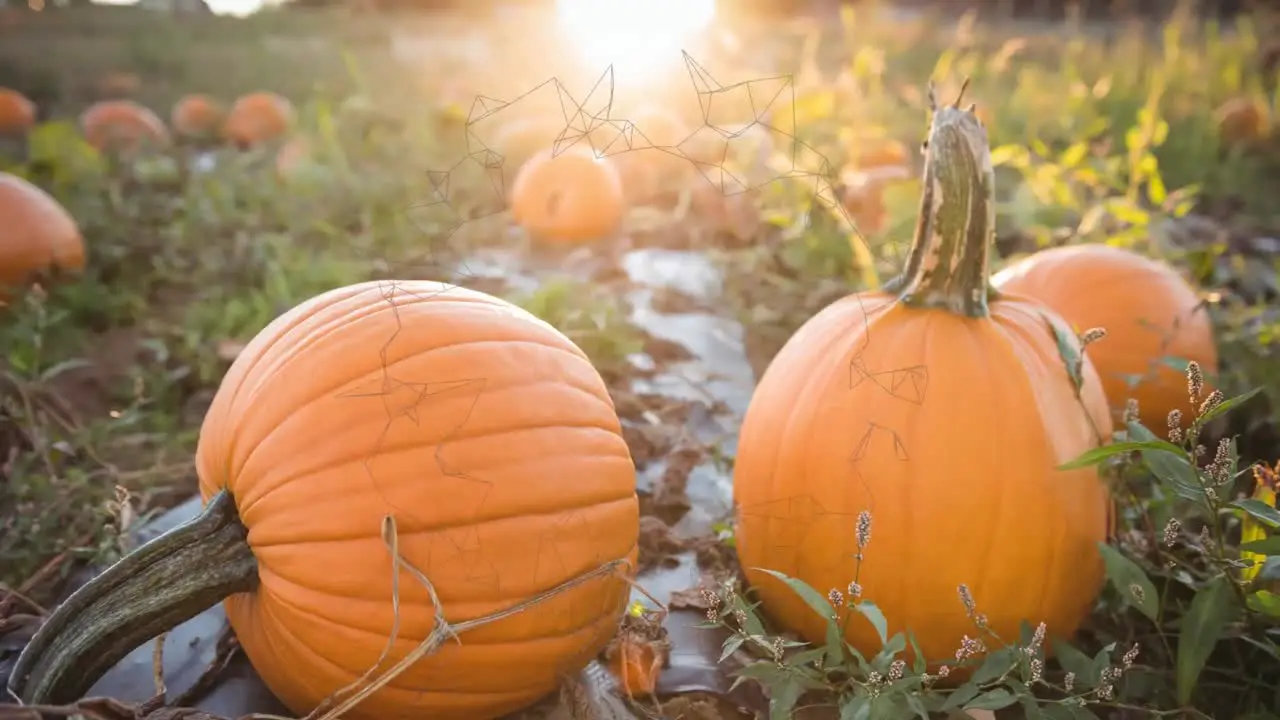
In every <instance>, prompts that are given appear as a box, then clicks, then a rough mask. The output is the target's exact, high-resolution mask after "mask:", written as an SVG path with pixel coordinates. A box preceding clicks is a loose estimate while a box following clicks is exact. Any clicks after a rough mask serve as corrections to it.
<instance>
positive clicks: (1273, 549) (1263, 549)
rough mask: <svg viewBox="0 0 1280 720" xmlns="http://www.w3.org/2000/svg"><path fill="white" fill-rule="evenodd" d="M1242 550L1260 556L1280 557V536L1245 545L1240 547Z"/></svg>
mask: <svg viewBox="0 0 1280 720" xmlns="http://www.w3.org/2000/svg"><path fill="white" fill-rule="evenodd" d="M1240 550H1241V551H1243V552H1250V553H1256V554H1258V555H1280V535H1272V536H1271V537H1269V538H1265V539H1263V540H1255V541H1253V542H1247V543H1244V544H1243V545H1241V546H1240Z"/></svg>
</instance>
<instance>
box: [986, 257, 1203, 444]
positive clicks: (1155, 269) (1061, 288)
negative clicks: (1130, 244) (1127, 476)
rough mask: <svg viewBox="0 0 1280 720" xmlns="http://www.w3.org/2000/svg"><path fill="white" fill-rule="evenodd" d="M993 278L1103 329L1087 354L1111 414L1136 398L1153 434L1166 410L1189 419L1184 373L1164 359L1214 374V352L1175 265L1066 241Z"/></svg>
mask: <svg viewBox="0 0 1280 720" xmlns="http://www.w3.org/2000/svg"><path fill="white" fill-rule="evenodd" d="M992 281H993V282H994V283H995V285H996V287H998V288H1000V290H1001V291H1002V292H1006V293H1013V294H1018V295H1023V296H1026V297H1029V298H1034V299H1035V300H1038V301H1040V302H1043V303H1044V304H1046V305H1048V306H1049V307H1051V308H1053V309H1054V310H1056V311H1057V312H1058V314H1059V315H1061V316H1062V317H1063V318H1065V319H1066V320H1067V322H1069V323H1071V324H1072V325H1074V326H1075V328H1076V329H1077V330H1078V331H1080V332H1083V331H1085V330H1088V329H1090V328H1094V327H1103V328H1106V330H1107V336H1106V337H1105V338H1104V339H1102V340H1100V341H1098V342H1097V343H1095V344H1093V345H1090V346H1089V358H1090V359H1091V360H1092V361H1093V364H1094V367H1096V368H1097V369H1098V374H1099V376H1100V377H1101V378H1102V386H1103V388H1104V389H1105V390H1106V393H1107V398H1108V399H1109V400H1110V402H1111V407H1112V411H1113V413H1114V414H1116V415H1117V416H1118V415H1119V414H1120V413H1121V411H1122V410H1123V409H1124V406H1125V403H1126V401H1128V400H1129V398H1134V399H1136V400H1137V401H1138V414H1139V416H1140V418H1141V420H1142V423H1143V424H1144V425H1146V426H1147V427H1148V428H1149V429H1151V430H1152V431H1154V432H1155V433H1156V434H1157V435H1163V434H1164V430H1165V427H1166V425H1167V418H1168V415H1169V411H1170V410H1174V409H1178V410H1181V411H1182V415H1183V417H1186V418H1190V417H1194V412H1195V408H1192V407H1191V403H1190V400H1189V399H1188V398H1187V378H1186V375H1185V373H1183V372H1181V371H1179V370H1177V369H1176V368H1174V367H1172V366H1170V365H1169V364H1168V363H1166V362H1164V359H1166V358H1169V359H1173V358H1180V359H1182V360H1195V361H1196V362H1198V363H1200V367H1201V368H1203V369H1204V370H1205V371H1206V372H1209V373H1216V372H1217V371H1218V351H1217V347H1216V346H1215V344H1214V338H1213V324H1212V322H1211V321H1210V318H1209V315H1208V313H1207V312H1205V310H1204V309H1203V308H1202V307H1200V298H1199V297H1198V296H1197V295H1196V291H1195V290H1194V289H1193V288H1192V287H1191V286H1190V285H1189V284H1188V283H1187V281H1186V280H1184V279H1183V278H1182V276H1181V275H1179V274H1178V272H1177V271H1176V270H1174V269H1173V268H1172V267H1170V266H1168V265H1166V264H1163V263H1160V262H1157V261H1155V260H1152V259H1151V258H1148V257H1145V256H1143V255H1139V254H1137V253H1135V252H1132V251H1129V250H1125V249H1122V248H1117V247H1112V246H1110V245H1097V244H1088V245H1070V246H1064V247H1057V248H1052V249H1049V250H1043V251H1041V252H1038V253H1035V254H1033V255H1031V256H1029V257H1027V258H1026V259H1024V260H1021V261H1019V262H1017V263H1014V264H1012V265H1010V266H1009V267H1007V268H1005V269H1004V270H1002V271H1001V272H999V273H997V274H996V275H995V277H994V278H992ZM1137 378H1141V381H1140V382H1138V383H1137V384H1136V385H1134V386H1130V380H1131V379H1137Z"/></svg>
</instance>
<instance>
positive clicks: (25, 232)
mask: <svg viewBox="0 0 1280 720" xmlns="http://www.w3.org/2000/svg"><path fill="white" fill-rule="evenodd" d="M0 218H3V219H4V220H3V222H4V235H3V239H2V240H0V296H2V294H3V290H4V288H5V287H9V286H13V285H19V284H22V283H25V282H27V281H28V280H30V278H31V275H32V274H33V273H36V272H39V271H41V270H46V269H49V268H54V267H56V268H59V269H62V270H69V271H72V272H75V271H79V270H82V269H84V240H83V239H82V238H81V235H80V229H79V227H78V226H77V225H76V221H75V220H74V219H73V218H72V217H71V215H70V214H69V213H68V212H67V211H66V209H64V208H63V207H62V205H61V204H59V203H58V201H57V200H55V199H54V198H53V196H52V195H50V194H49V193H47V192H45V191H44V190H42V189H40V188H39V187H37V186H35V185H32V184H31V183H29V182H27V181H26V180H24V179H22V178H20V177H18V176H17V175H10V174H9V173H3V172H0Z"/></svg>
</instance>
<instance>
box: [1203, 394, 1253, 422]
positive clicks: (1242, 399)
mask: <svg viewBox="0 0 1280 720" xmlns="http://www.w3.org/2000/svg"><path fill="white" fill-rule="evenodd" d="M1260 392H1262V388H1260V387H1257V388H1254V389H1252V390H1250V391H1249V392H1247V393H1243V394H1241V395H1236V396H1235V397H1232V398H1227V399H1226V400H1223V401H1222V402H1220V403H1218V404H1217V405H1216V406H1215V407H1214V408H1213V409H1212V410H1210V411H1209V412H1207V413H1205V414H1204V415H1201V416H1200V417H1199V418H1198V419H1197V420H1196V422H1197V423H1199V424H1201V425H1206V424H1208V423H1209V422H1210V421H1212V420H1213V419H1214V418H1216V417H1219V416H1221V415H1223V414H1224V413H1227V412H1230V411H1231V410H1232V409H1234V408H1237V407H1239V406H1240V405H1243V404H1244V403H1246V402H1248V401H1249V400H1250V399H1251V398H1253V396H1254V395H1257V394H1258V393H1260Z"/></svg>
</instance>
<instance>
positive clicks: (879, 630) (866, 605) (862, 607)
mask: <svg viewBox="0 0 1280 720" xmlns="http://www.w3.org/2000/svg"><path fill="white" fill-rule="evenodd" d="M853 609H855V610H857V611H858V612H859V613H860V614H861V615H862V617H864V618H866V619H867V620H869V621H870V622H871V625H872V626H873V627H875V629H876V634H877V635H879V636H880V645H881V646H883V645H884V644H885V643H887V642H889V621H888V620H886V619H885V617H884V613H883V612H881V611H880V608H879V607H878V606H877V605H876V604H875V603H873V602H871V601H870V600H862V601H860V602H858V603H857V604H856V605H854V606H853Z"/></svg>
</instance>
